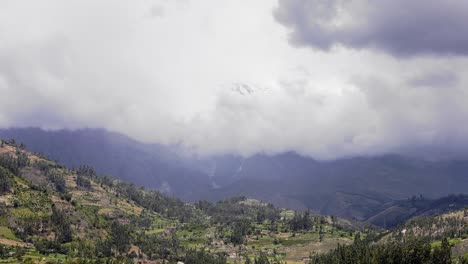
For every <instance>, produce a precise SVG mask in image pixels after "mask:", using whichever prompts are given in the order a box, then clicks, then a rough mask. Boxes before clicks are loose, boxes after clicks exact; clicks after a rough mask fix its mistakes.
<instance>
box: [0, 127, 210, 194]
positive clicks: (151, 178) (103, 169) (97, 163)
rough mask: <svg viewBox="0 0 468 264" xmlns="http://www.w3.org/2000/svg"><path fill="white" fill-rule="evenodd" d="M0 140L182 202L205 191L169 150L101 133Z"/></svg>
mask: <svg viewBox="0 0 468 264" xmlns="http://www.w3.org/2000/svg"><path fill="white" fill-rule="evenodd" d="M0 138H7V139H11V138H14V139H16V141H18V142H23V143H25V144H26V146H27V147H28V149H29V150H31V151H33V152H37V153H41V154H44V155H45V156H47V157H48V158H51V159H52V160H56V161H59V162H60V163H62V164H64V165H66V166H68V167H72V168H73V167H74V168H77V167H79V166H80V165H89V166H92V167H94V168H95V169H96V170H97V172H98V173H99V174H104V175H112V176H113V177H116V178H118V179H121V180H126V181H131V182H133V183H135V184H137V185H141V186H147V187H152V188H155V189H159V190H161V191H164V192H166V193H168V194H177V195H178V196H179V197H181V198H185V199H189V198H192V197H197V195H198V194H199V193H202V192H205V191H206V190H207V189H208V188H209V181H208V176H207V175H206V174H204V173H202V172H199V171H197V170H193V169H190V168H186V167H185V166H184V165H183V164H181V159H179V158H178V156H177V154H176V152H175V151H173V150H172V149H171V148H170V147H166V146H162V145H158V144H143V143H140V142H138V141H135V140H133V139H130V138H128V137H126V136H124V135H121V134H118V133H112V132H107V131H105V130H102V129H84V130H76V131H70V130H58V131H45V130H42V129H38V128H27V129H8V130H0Z"/></svg>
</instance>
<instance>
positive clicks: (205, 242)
mask: <svg viewBox="0 0 468 264" xmlns="http://www.w3.org/2000/svg"><path fill="white" fill-rule="evenodd" d="M355 232H356V231H355V228H354V225H353V224H351V223H350V222H348V221H345V220H342V219H337V218H336V217H328V216H321V215H312V214H310V213H308V212H303V213H299V212H297V213H295V212H294V211H289V210H285V209H278V208H275V207H274V206H273V205H271V204H266V203H263V202H260V201H258V200H254V199H247V198H245V197H236V198H232V199H229V200H225V201H222V202H218V203H211V202H208V201H200V202H197V203H195V204H186V203H184V202H182V201H181V200H179V199H177V198H171V197H168V196H166V195H164V194H161V193H159V192H155V191H146V190H144V189H143V188H138V187H136V186H135V185H133V184H129V183H125V182H122V181H118V180H114V179H112V178H109V177H103V176H98V175H97V174H96V173H95V171H94V170H93V169H92V168H91V167H86V166H81V167H80V168H78V169H76V170H71V169H69V168H66V167H64V166H62V165H60V164H58V163H56V162H53V161H50V160H47V159H45V158H43V157H41V156H40V155H36V154H32V153H30V152H28V151H26V150H25V149H23V147H22V146H20V145H16V144H15V143H14V142H5V141H2V142H1V146H0V263H12V262H13V263H16V262H21V263H23V262H25V263H62V262H64V263H76V262H77V261H78V262H79V261H81V260H83V259H87V260H88V261H93V263H102V261H110V260H112V261H114V262H113V263H133V262H134V261H140V262H141V263H160V262H162V261H169V262H170V263H173V262H177V261H185V263H225V262H226V261H227V262H233V261H234V260H236V259H242V260H246V259H247V258H249V259H252V260H253V259H256V258H260V257H263V258H265V257H266V258H267V259H270V260H273V259H277V260H278V261H285V260H286V261H301V260H302V259H304V258H307V257H308V256H309V254H310V252H312V251H313V252H326V251H328V250H329V249H332V248H335V247H336V246H337V245H338V244H350V243H351V242H352V238H353V235H354V234H355ZM100 261H101V262H100ZM87 263H88V262H87Z"/></svg>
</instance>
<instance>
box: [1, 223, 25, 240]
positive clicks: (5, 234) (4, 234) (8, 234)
mask: <svg viewBox="0 0 468 264" xmlns="http://www.w3.org/2000/svg"><path fill="white" fill-rule="evenodd" d="M0 237H3V238H6V239H10V240H14V241H20V240H19V239H18V238H17V237H16V236H15V234H14V233H13V232H12V231H11V230H10V229H9V228H8V227H6V226H0Z"/></svg>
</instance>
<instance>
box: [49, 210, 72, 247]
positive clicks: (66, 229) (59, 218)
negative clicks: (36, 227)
mask: <svg viewBox="0 0 468 264" xmlns="http://www.w3.org/2000/svg"><path fill="white" fill-rule="evenodd" d="M50 221H51V222H52V224H53V225H54V226H55V228H54V231H55V233H56V234H55V240H56V241H57V242H59V243H67V242H70V241H72V229H71V225H70V220H69V219H68V216H67V215H66V214H65V213H64V212H63V211H61V210H58V209H57V208H56V207H55V205H53V206H52V216H51V217H50Z"/></svg>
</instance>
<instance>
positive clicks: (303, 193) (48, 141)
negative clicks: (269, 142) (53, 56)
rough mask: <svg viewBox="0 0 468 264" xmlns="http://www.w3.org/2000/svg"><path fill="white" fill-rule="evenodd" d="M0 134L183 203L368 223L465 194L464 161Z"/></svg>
mask: <svg viewBox="0 0 468 264" xmlns="http://www.w3.org/2000/svg"><path fill="white" fill-rule="evenodd" d="M0 137H3V138H7V139H8V138H15V139H16V140H17V141H18V142H23V143H25V144H26V146H27V147H28V148H29V149H31V150H33V151H35V152H39V153H43V154H44V155H46V156H48V157H50V158H51V159H54V160H58V161H60V162H62V163H64V164H65V165H67V166H70V167H78V166H79V165H81V164H88V165H91V166H93V167H94V168H95V169H96V170H97V172H98V173H100V174H107V175H113V176H115V177H117V178H119V179H123V180H130V181H132V182H134V183H136V184H138V185H142V186H146V187H150V188H155V189H159V190H161V191H164V192H166V193H169V194H173V195H176V196H178V197H181V198H183V199H185V200H188V201H195V200H199V199H206V200H211V201H213V200H220V199H225V198H227V197H231V196H236V195H245V196H249V197H254V198H257V199H261V200H265V201H268V202H272V203H274V204H275V205H278V206H282V207H289V208H297V209H299V208H302V209H304V208H309V209H312V210H313V211H315V212H318V213H322V214H334V215H338V216H341V217H346V218H352V219H356V220H360V221H366V220H369V221H370V222H373V221H374V220H375V219H379V218H378V215H379V214H380V213H382V212H384V211H386V210H387V213H388V212H390V211H388V210H389V208H393V209H395V207H394V202H397V201H401V200H406V199H408V198H410V197H413V196H418V197H419V196H420V195H422V196H423V197H425V198H427V199H435V198H438V197H442V196H446V195H449V194H452V193H455V194H458V193H467V190H468V177H467V172H468V161H467V160H427V159H418V158H415V157H407V156H402V155H382V156H377V157H353V158H346V159H339V160H330V161H317V160H314V159H312V158H310V157H305V156H301V155H298V154H297V153H294V152H287V153H282V154H277V155H266V154H256V155H253V156H250V157H241V156H236V155H218V156H214V157H208V158H204V157H197V156H195V155H192V156H191V155H186V154H184V152H183V150H181V149H179V148H178V147H177V146H164V145H158V144H144V143H141V142H138V141H136V140H133V139H130V138H128V137H126V136H124V135H121V134H117V133H112V132H108V131H105V130H100V129H84V130H76V131H70V130H59V131H45V130H41V129H37V128H22V129H3V130H0ZM398 211H399V210H394V211H393V212H398ZM405 214H406V212H405ZM372 219H374V220H372ZM375 222H376V223H381V222H382V221H375Z"/></svg>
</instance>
